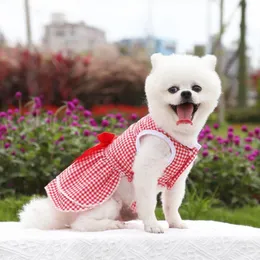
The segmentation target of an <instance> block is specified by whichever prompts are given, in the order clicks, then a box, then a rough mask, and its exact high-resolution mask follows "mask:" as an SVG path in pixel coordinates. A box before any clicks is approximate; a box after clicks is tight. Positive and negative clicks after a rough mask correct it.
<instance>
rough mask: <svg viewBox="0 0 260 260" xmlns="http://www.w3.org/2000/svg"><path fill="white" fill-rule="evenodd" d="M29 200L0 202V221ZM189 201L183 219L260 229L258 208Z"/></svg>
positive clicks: (14, 216) (160, 215) (12, 217)
mask: <svg viewBox="0 0 260 260" xmlns="http://www.w3.org/2000/svg"><path fill="white" fill-rule="evenodd" d="M29 199H30V198H29V197H20V198H19V199H16V198H6V199H4V200H0V221H18V218H17V213H18V212H19V210H20V209H21V208H22V206H23V204H24V203H26V202H27V201H29ZM189 199H190V201H191V202H190V203H188V202H187V201H185V202H184V203H183V206H182V208H181V210H180V213H181V215H182V218H183V219H190V220H214V221H221V222H227V223H232V224H240V225H248V226H253V227H259V228H260V206H258V207H253V208H251V207H244V208H241V209H235V210H231V209H227V208H214V207H212V206H211V201H210V199H202V198H201V199H200V197H199V196H197V195H196V196H193V195H190V196H189ZM156 215H157V218H158V219H159V220H163V219H164V216H163V212H162V209H161V208H160V207H158V208H157V209H156Z"/></svg>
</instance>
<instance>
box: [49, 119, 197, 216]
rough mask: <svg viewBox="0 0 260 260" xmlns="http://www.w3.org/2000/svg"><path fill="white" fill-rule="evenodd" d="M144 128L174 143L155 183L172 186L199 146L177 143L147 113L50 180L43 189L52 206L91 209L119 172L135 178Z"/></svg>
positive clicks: (110, 188)
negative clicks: (172, 153) (138, 144)
mask: <svg viewBox="0 0 260 260" xmlns="http://www.w3.org/2000/svg"><path fill="white" fill-rule="evenodd" d="M144 130H155V131H158V132H160V133H162V134H164V135H166V136H167V137H168V138H170V140H171V142H172V143H173V144H174V146H175V149H176V154H175V157H174V159H173V161H172V162H171V164H170V165H169V166H168V167H167V168H166V169H165V171H164V174H163V176H162V177H161V178H159V179H158V185H160V186H163V187H167V188H168V189H171V188H172V187H173V185H174V183H175V182H176V180H177V179H178V177H179V176H180V175H181V174H182V173H183V172H184V170H185V169H186V168H187V167H188V166H189V165H190V163H192V161H193V160H194V159H195V157H196V155H197V153H198V149H197V148H188V147H186V146H184V145H182V144H180V143H179V142H177V141H176V140H174V139H173V138H171V137H170V136H168V135H167V133H165V132H164V131H163V130H161V129H160V128H158V127H157V126H156V125H155V123H154V121H153V119H152V118H151V116H150V115H147V116H145V117H143V118H142V119H140V120H139V121H138V122H137V123H135V124H133V125H131V126H130V127H129V128H128V129H127V130H126V131H125V132H124V133H122V134H121V135H120V136H118V137H117V138H114V139H113V140H111V142H107V143H106V145H104V146H103V148H102V149H97V150H93V152H90V153H87V154H86V156H81V159H80V160H76V161H75V162H74V163H73V164H71V165H70V166H69V167H68V168H66V169H65V170H64V171H63V172H62V173H61V174H60V175H58V176H57V177H56V178H55V179H54V180H53V181H51V182H50V183H49V184H48V185H47V186H46V187H45V189H46V192H47V194H48V196H49V197H50V198H51V200H52V201H53V203H54V205H55V207H56V208H57V209H59V210H61V211H66V212H77V211H83V210H87V209H91V208H93V207H95V206H97V205H100V204H102V203H104V202H105V201H106V200H108V199H109V198H110V197H111V196H112V195H113V193H114V192H115V190H116V188H117V186H118V185H119V182H120V178H121V177H122V176H126V177H127V179H128V181H129V182H131V181H132V180H133V178H134V172H133V171H132V166H133V162H134V157H135V155H136V139H137V136H138V134H140V133H141V132H142V131H144ZM100 140H101V139H100ZM87 151H88V150H87ZM83 155H84V154H83ZM133 205H135V203H134V204H133Z"/></svg>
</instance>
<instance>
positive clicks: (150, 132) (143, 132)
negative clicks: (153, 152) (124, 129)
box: [136, 130, 176, 165]
mask: <svg viewBox="0 0 260 260" xmlns="http://www.w3.org/2000/svg"><path fill="white" fill-rule="evenodd" d="M145 135H154V136H157V137H159V138H161V139H162V140H164V141H165V142H166V143H167V144H168V145H169V146H170V149H171V156H170V158H169V160H168V165H170V164H171V163H172V161H173V159H174V157H175V154H176V149H175V146H174V144H173V142H172V141H171V139H170V138H169V137H167V136H166V135H164V134H163V133H161V132H159V131H156V130H143V131H142V132H140V133H139V134H138V135H137V138H136V150H137V151H138V150H139V148H140V138H141V137H142V136H145Z"/></svg>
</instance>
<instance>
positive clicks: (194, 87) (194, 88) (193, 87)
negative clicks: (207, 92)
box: [191, 85, 202, 92]
mask: <svg viewBox="0 0 260 260" xmlns="http://www.w3.org/2000/svg"><path fill="white" fill-rule="evenodd" d="M191 89H192V90H193V91H195V92H200V91H201V90H202V88H201V87H200V86H199V85H193V86H192V88H191Z"/></svg>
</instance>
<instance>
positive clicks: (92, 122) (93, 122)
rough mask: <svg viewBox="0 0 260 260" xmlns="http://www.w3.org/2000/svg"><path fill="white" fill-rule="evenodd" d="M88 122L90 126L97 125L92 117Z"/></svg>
mask: <svg viewBox="0 0 260 260" xmlns="http://www.w3.org/2000/svg"><path fill="white" fill-rule="evenodd" d="M89 123H90V125H91V126H97V122H96V121H95V119H94V118H90V120H89Z"/></svg>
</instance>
